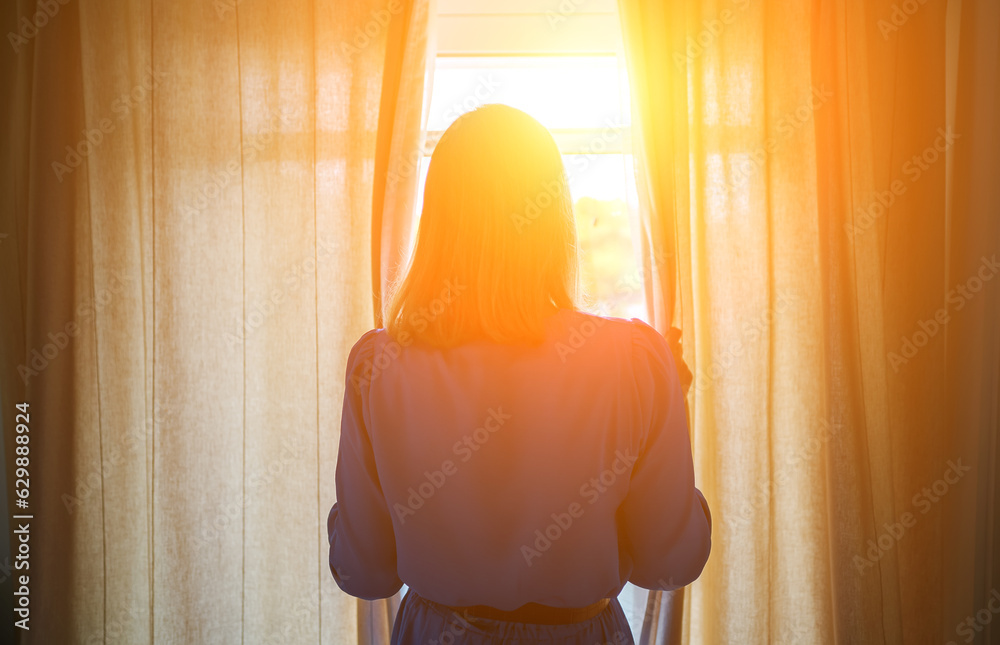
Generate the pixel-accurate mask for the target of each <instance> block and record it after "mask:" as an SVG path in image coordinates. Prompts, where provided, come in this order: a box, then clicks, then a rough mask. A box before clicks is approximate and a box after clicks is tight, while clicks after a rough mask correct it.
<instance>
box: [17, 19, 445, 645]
mask: <svg viewBox="0 0 1000 645" xmlns="http://www.w3.org/2000/svg"><path fill="white" fill-rule="evenodd" d="M422 7H423V9H421V8H422ZM46 8H47V9H46ZM53 8H55V11H56V12H57V13H56V14H55V15H54V16H52V15H48V16H47V15H46V13H45V11H52V10H53ZM404 15H405V16H407V18H406V20H407V21H408V22H407V24H408V25H409V28H410V29H412V30H413V31H414V32H416V33H420V30H421V24H423V25H424V28H426V20H427V15H426V3H424V2H420V1H419V0H418V1H409V0H399V2H396V1H395V0H393V1H392V2H388V1H386V0H360V1H358V0H352V1H351V2H341V1H340V0H332V1H331V0H317V1H316V2H313V1H312V0H307V1H297V0H296V1H292V2H280V3H278V2H237V1H229V0H221V1H219V2H201V1H198V2H194V1H186V0H184V1H180V2H174V1H167V2H165V1H161V0H152V1H150V2H138V3H135V2H128V3H120V2H109V1H103V0H95V1H86V2H68V3H67V2H52V3H43V4H42V5H40V4H38V3H36V2H29V1H23V0H22V1H19V2H12V3H5V5H4V11H3V20H4V27H5V28H4V29H3V33H4V34H5V39H4V43H5V44H4V46H5V47H8V49H7V51H6V55H4V56H2V57H0V58H2V60H0V65H2V66H3V70H4V74H3V76H4V81H5V83H4V87H5V89H4V92H3V95H2V96H3V98H2V102H3V109H4V114H5V118H4V128H5V129H7V131H6V132H5V135H6V136H5V142H6V141H9V142H10V146H9V147H8V145H7V144H6V143H5V145H4V153H3V156H4V162H3V163H4V164H5V166H4V173H3V177H2V181H3V182H5V183H4V189H3V194H4V199H3V206H2V214H0V217H2V224H0V233H2V236H0V263H2V264H3V269H2V270H0V288H2V294H0V297H2V304H0V309H2V311H3V316H0V318H2V325H4V338H3V340H4V342H3V346H2V351H3V361H4V363H3V369H2V374H3V376H2V378H3V380H2V385H3V401H2V402H3V405H4V410H5V412H4V414H5V415H7V414H9V413H10V411H11V410H13V405H14V403H15V402H20V401H28V402H29V403H30V405H31V418H32V421H33V422H34V424H35V429H37V430H38V432H37V434H34V435H33V438H32V443H31V451H32V469H31V485H32V488H31V498H32V504H33V506H34V505H37V509H38V513H37V514H36V515H35V520H34V525H33V527H32V534H31V540H32V542H31V548H32V554H33V557H32V560H31V573H32V575H31V598H32V614H31V615H32V622H31V630H30V631H29V632H25V633H24V640H23V641H22V642H25V643H67V644H72V643H95V642H102V643H103V642H123V643H152V642H157V643H167V642H177V643H241V642H245V643H268V642H291V643H317V642H324V643H336V644H338V645H339V644H342V643H351V642H357V641H358V640H359V639H361V640H367V641H374V642H386V641H387V640H388V637H389V631H390V629H391V626H392V620H391V616H390V615H389V614H390V613H391V609H392V607H391V605H390V604H389V603H386V602H380V603H378V607H375V609H376V610H379V609H381V612H382V619H381V620H380V621H379V620H375V619H374V618H371V619H368V618H367V617H366V616H365V615H362V616H360V617H359V602H358V601H357V600H356V599H355V598H352V597H350V596H348V595H347V594H344V593H343V592H342V591H340V589H338V588H337V586H336V584H334V582H333V580H332V579H331V577H330V574H329V569H328V566H327V564H326V561H327V557H328V553H327V550H328V544H327V541H326V530H325V527H324V525H323V524H324V522H323V520H324V518H325V517H326V514H327V513H328V511H329V507H330V503H331V501H332V500H333V499H334V496H335V489H334V469H333V464H335V463H336V458H337V447H338V442H339V418H340V404H341V396H342V388H343V373H344V372H343V370H344V363H345V361H346V358H347V355H348V353H349V351H350V348H351V346H352V344H353V343H354V341H355V340H357V338H358V336H359V335H360V334H361V333H363V332H364V331H365V330H367V329H370V328H371V327H372V322H373V320H374V313H373V310H372V295H371V294H372V289H371V285H372V279H373V276H372V270H371V267H372V258H371V252H370V250H371V248H372V246H373V244H372V238H373V237H374V238H375V239H379V238H380V236H381V235H382V229H381V228H380V229H379V230H378V231H376V232H375V233H374V235H373V232H372V230H371V226H372V224H371V221H372V206H373V191H374V183H375V182H374V173H375V158H376V156H377V154H378V153H377V148H378V145H377V131H378V129H379V123H380V120H382V118H383V116H384V115H385V114H386V113H387V112H389V111H392V110H393V109H394V108H393V105H394V104H393V103H392V102H391V101H388V100H385V101H383V95H384V94H389V93H388V92H387V91H385V88H384V85H385V83H387V82H397V83H399V84H400V88H399V90H398V91H397V92H395V93H394V94H393V96H395V101H396V102H397V103H402V104H404V105H406V106H418V107H417V108H416V109H417V111H418V112H419V105H420V104H421V101H422V90H421V88H420V87H419V82H422V79H423V77H424V67H425V65H424V61H423V60H422V58H421V56H420V55H419V50H420V48H421V47H425V46H426V43H424V42H422V41H420V40H419V39H416V38H415V39H414V40H413V41H407V40H406V39H405V38H400V37H398V35H396V34H395V32H394V25H396V24H397V23H401V22H402V21H403V19H404ZM38 16H41V17H40V18H39V17H38ZM22 21H30V22H32V23H37V24H38V25H40V26H38V28H37V31H36V30H35V29H28V30H27V31H26V33H27V34H28V37H26V38H23V39H20V40H17V42H16V43H15V44H16V47H15V46H12V45H10V44H8V40H7V38H6V34H8V32H10V33H12V34H15V35H17V34H19V33H20V32H21V30H22V28H23V22H22ZM421 21H423V22H421ZM390 32H392V36H390ZM22 40H23V42H22ZM408 47H409V48H410V49H407V48H408ZM12 49H13V51H12ZM398 59H403V61H404V62H403V63H402V66H401V68H400V69H398V71H397V74H396V80H395V81H391V80H386V79H385V78H384V76H383V70H384V69H386V68H387V61H388V62H389V63H392V62H393V61H396V60H398ZM396 66H397V68H398V67H399V64H396ZM7 88H10V91H9V92H8V89H7ZM408 109H413V108H410V107H408ZM386 118H388V117H386ZM409 140H410V139H409V138H408V137H407V136H404V135H402V134H399V133H398V132H397V135H396V136H394V137H393V145H392V146H390V148H389V149H388V151H387V153H386V154H387V155H388V159H387V160H386V162H385V163H386V165H387V166H388V167H389V168H394V167H396V166H397V165H398V164H399V161H398V160H397V159H396V158H395V157H396V156H400V157H402V158H403V159H408V158H410V157H411V154H412V153H413V152H414V150H413V149H410V148H408V147H407V146H408V145H413V144H408V143H407V141H409ZM402 184H403V182H402V181H400V182H399V183H398V184H397V193H396V196H395V197H393V198H392V201H391V203H388V204H386V205H385V206H384V208H383V210H382V221H383V222H384V223H385V226H386V227H389V226H391V225H392V222H393V221H394V220H395V219H396V218H397V216H400V215H402V216H404V217H406V218H409V217H410V216H411V214H412V210H410V209H409V207H408V206H406V205H405V204H404V203H403V202H404V201H405V200H403V199H402V197H401V196H400V195H399V191H401V190H402V189H401V188H399V186H402ZM8 196H9V199H8ZM397 208H398V209H402V212H397ZM67 328H69V330H70V332H67ZM50 334H51V335H52V337H55V338H56V339H57V341H58V343H59V347H57V346H56V345H52V347H51V349H52V350H58V351H57V352H56V353H55V354H53V353H52V352H51V351H50V350H49V349H46V345H47V344H50V343H53V341H52V339H51V338H50V337H49V335H50ZM8 340H10V341H11V342H10V343H8V342H7V341H8ZM33 351H34V352H35V353H34V354H33ZM42 351H45V352H46V353H48V355H49V358H48V359H45V361H44V362H42V361H40V360H36V361H35V367H34V368H32V367H31V361H32V357H33V356H35V355H40V354H41V352H42ZM26 370H31V372H34V373H31V372H28V371H26ZM6 418H10V419H13V417H6V416H5V419H6ZM5 435H6V427H5ZM10 441H11V443H10V444H9V445H8V447H7V450H6V456H7V457H8V459H9V460H10V461H9V462H8V470H7V472H8V473H13V472H14V471H13V456H14V452H13V446H14V444H13V439H10ZM262 554H268V555H267V557H262ZM2 559H3V558H2V557H0V560H2ZM8 581H9V578H8ZM362 613H363V612H362ZM2 640H3V636H2V635H0V641H2Z"/></svg>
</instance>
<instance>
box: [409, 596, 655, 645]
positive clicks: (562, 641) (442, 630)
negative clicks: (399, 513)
mask: <svg viewBox="0 0 1000 645" xmlns="http://www.w3.org/2000/svg"><path fill="white" fill-rule="evenodd" d="M391 643H392V645H424V644H433V643H441V644H444V643H461V644H462V645H538V644H539V643H549V644H551V645H633V644H634V643H635V641H634V639H633V638H632V632H631V631H630V628H629V624H628V620H627V619H626V618H625V614H624V613H623V612H622V607H621V604H619V602H618V599H617V598H613V599H612V600H611V602H610V603H609V604H608V606H607V607H605V608H604V610H603V611H601V613H599V614H598V615H596V616H594V617H593V618H590V619H588V620H583V621H579V622H577V623H572V624H568V625H538V624H530V623H515V622H508V621H502V620H493V619H486V618H478V617H470V616H468V615H467V614H464V613H463V612H461V611H455V609H453V608H451V607H448V606H445V605H441V604H440V603H436V602H434V601H432V600H427V599H426V598H423V597H421V596H419V595H417V594H416V593H415V592H414V591H413V590H412V589H411V590H409V591H407V593H406V595H405V596H404V597H403V602H402V604H401V605H400V607H399V614H398V615H397V616H396V623H395V625H394V626H393V631H392V641H391Z"/></svg>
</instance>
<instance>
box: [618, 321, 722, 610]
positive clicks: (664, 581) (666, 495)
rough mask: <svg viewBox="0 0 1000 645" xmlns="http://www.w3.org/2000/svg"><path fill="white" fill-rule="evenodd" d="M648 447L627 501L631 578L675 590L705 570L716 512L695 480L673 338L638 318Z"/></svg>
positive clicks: (636, 345) (643, 443)
mask: <svg viewBox="0 0 1000 645" xmlns="http://www.w3.org/2000/svg"><path fill="white" fill-rule="evenodd" d="M632 324H633V334H632V340H633V343H632V351H633V362H634V368H635V379H636V387H637V389H638V408H639V419H640V422H641V424H642V425H641V434H640V438H641V440H640V448H639V453H638V458H637V459H636V461H635V464H634V466H633V470H632V478H631V482H630V485H629V492H628V494H627V496H626V498H625V501H624V502H623V504H622V509H621V519H620V522H621V524H622V527H621V528H622V530H623V532H624V534H625V541H626V545H627V548H628V550H629V553H630V554H631V556H632V559H633V569H632V573H631V575H630V577H629V581H630V582H632V583H633V584H635V585H637V586H639V587H643V588H645V589H663V590H671V589H677V588H680V587H683V586H684V585H687V584H690V583H691V582H693V581H694V580H695V579H697V578H698V576H699V575H701V571H702V569H703V568H704V567H705V563H706V562H707V561H708V554H709V552H710V550H711V545H712V539H711V535H712V516H711V513H710V512H709V509H708V503H707V502H706V500H705V497H704V495H702V494H701V491H699V490H698V489H697V488H695V485H694V464H693V461H692V458H691V439H690V437H689V434H688V422H687V411H686V408H685V402H684V394H683V393H682V391H681V384H680V381H679V379H678V374H677V367H676V364H675V361H674V358H673V355H672V353H671V351H670V347H669V345H668V344H667V341H666V339H665V338H664V337H663V336H662V335H661V334H660V333H659V332H658V331H656V330H655V329H653V328H652V327H650V326H649V325H647V324H646V323H645V322H643V321H641V320H638V319H635V318H633V319H632Z"/></svg>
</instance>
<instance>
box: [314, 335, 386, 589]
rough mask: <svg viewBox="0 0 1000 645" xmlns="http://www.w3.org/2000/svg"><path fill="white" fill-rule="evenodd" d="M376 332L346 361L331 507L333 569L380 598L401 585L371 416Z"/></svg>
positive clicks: (343, 580)
mask: <svg viewBox="0 0 1000 645" xmlns="http://www.w3.org/2000/svg"><path fill="white" fill-rule="evenodd" d="M374 335H375V330H372V331H369V332H367V333H366V334H365V335H363V336H362V337H361V339H360V340H359V341H358V342H357V343H356V344H355V345H354V347H353V348H352V349H351V353H350V356H349V357H348V359H347V376H346V379H345V380H346V386H345V388H344V411H343V416H342V419H341V425H340V451H339V452H338V454H337V472H336V485H337V502H336V503H335V504H334V505H333V508H332V509H330V516H329V518H328V519H327V525H326V526H327V532H328V534H329V538H330V570H331V571H332V572H333V578H334V580H336V581H337V585H338V586H339V587H340V588H341V589H343V590H344V591H345V592H347V593H349V594H351V595H352V596H356V597H358V598H364V599H365V600H375V599H378V598H388V597H389V596H392V595H393V594H395V593H396V592H397V591H399V589H400V587H401V586H402V584H403V583H402V581H401V580H400V579H399V575H398V573H397V570H396V537H395V534H394V533H393V528H392V517H391V515H390V514H389V509H388V505H387V504H386V501H385V497H384V496H383V494H382V486H381V484H380V483H379V478H378V471H377V470H376V467H375V456H374V454H373V452H372V445H371V438H370V436H369V434H368V429H367V425H366V420H367V418H368V415H367V411H366V410H367V408H366V406H365V405H364V403H365V400H366V399H367V398H368V388H369V385H370V382H369V377H368V376H367V374H368V372H366V366H367V367H368V369H370V367H371V365H372V361H373V355H374V340H375V339H374Z"/></svg>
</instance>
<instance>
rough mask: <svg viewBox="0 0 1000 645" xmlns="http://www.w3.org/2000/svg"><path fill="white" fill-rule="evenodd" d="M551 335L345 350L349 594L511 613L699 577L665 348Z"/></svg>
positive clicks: (374, 342)
mask: <svg viewBox="0 0 1000 645" xmlns="http://www.w3.org/2000/svg"><path fill="white" fill-rule="evenodd" d="M547 325H548V327H547V335H546V341H545V343H543V344H542V345H540V346H536V347H529V346H511V345H500V344H495V343H490V342H475V343H469V344H464V345H461V346H458V347H453V348H447V349H439V348H438V349H436V348H429V347H424V346H420V345H417V344H410V345H408V346H405V347H404V346H402V345H400V344H399V343H397V342H395V341H393V340H392V339H391V338H390V337H389V336H388V334H387V333H386V332H385V330H384V329H373V330H371V331H369V332H367V333H365V334H364V335H363V336H362V337H361V339H360V340H358V342H357V343H356V344H355V345H354V348H353V349H352V350H351V353H350V356H349V358H348V364H347V387H346V390H345V394H344V408H343V420H342V425H341V435H340V453H339V455H338V459H337V471H336V486H337V503H336V504H334V505H333V508H332V509H331V511H330V515H329V519H328V521H327V529H328V531H329V537H330V568H331V570H332V571H333V576H334V578H335V580H336V581H337V584H338V585H339V586H340V588H341V589H343V590H344V591H345V592H347V593H349V594H351V595H354V596H357V597H360V598H365V599H368V600H373V599H376V598H385V597H388V596H391V595H393V594H394V593H396V591H398V590H399V589H400V587H401V585H402V583H403V582H405V583H406V584H407V585H408V586H409V587H410V588H411V589H412V590H413V591H414V592H416V593H418V594H419V595H420V596H423V597H425V598H428V599H430V600H432V601H435V602H438V603H441V604H444V605H452V606H466V605H489V606H492V607H496V608H498V609H503V610H511V609H516V608H518V607H520V606H521V605H524V604H525V603H529V602H536V603H541V604H546V605H552V606H560V607H582V606H585V605H588V604H591V603H593V602H596V601H597V600H599V599H601V598H605V597H607V598H612V597H615V596H617V594H618V593H619V592H620V591H621V589H622V587H623V586H624V585H625V583H626V582H632V583H633V584H635V585H638V586H640V587H644V588H646V589H675V588H678V587H681V586H684V585H686V584H688V583H690V582H692V581H693V580H695V579H696V578H697V577H698V576H699V575H700V574H701V571H702V568H703V567H704V565H705V562H706V560H707V559H708V554H709V550H710V548H711V515H710V513H709V510H708V505H707V503H706V502H705V498H704V497H703V496H702V494H701V492H700V491H699V490H698V489H697V488H695V485H694V469H693V465H692V460H691V445H690V439H689V436H688V424H687V416H686V413H685V407H684V396H683V394H682V391H681V386H680V383H679V381H678V376H677V368H676V366H675V363H674V359H673V356H672V355H671V352H670V349H669V347H668V345H667V342H666V340H665V339H664V338H663V336H662V335H661V334H660V333H659V332H657V331H656V330H655V329H653V328H652V327H650V326H649V325H647V324H646V323H644V322H642V321H641V320H638V319H635V318H633V319H631V320H625V319H622V318H610V317H602V316H595V315H591V314H586V313H583V312H579V311H574V310H568V309H564V310H561V311H560V312H559V313H557V314H556V315H554V316H552V317H551V318H550V319H549V321H548V323H547Z"/></svg>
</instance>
